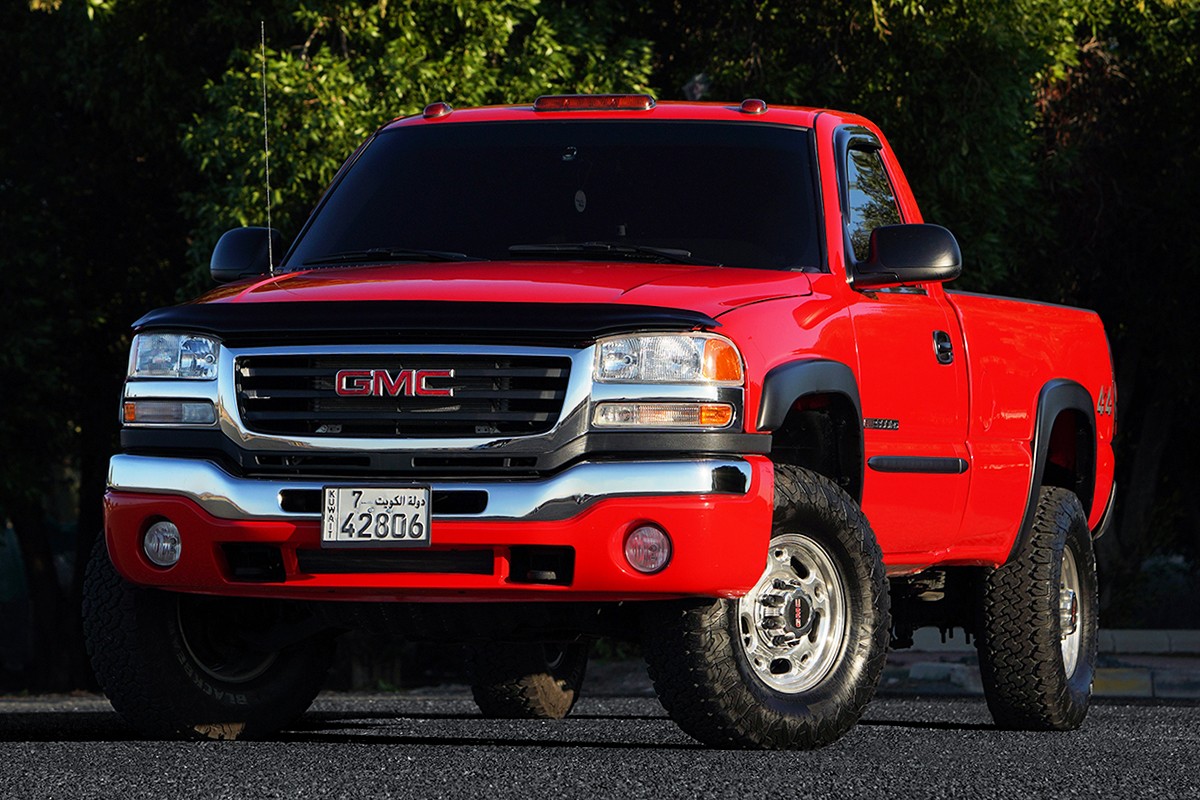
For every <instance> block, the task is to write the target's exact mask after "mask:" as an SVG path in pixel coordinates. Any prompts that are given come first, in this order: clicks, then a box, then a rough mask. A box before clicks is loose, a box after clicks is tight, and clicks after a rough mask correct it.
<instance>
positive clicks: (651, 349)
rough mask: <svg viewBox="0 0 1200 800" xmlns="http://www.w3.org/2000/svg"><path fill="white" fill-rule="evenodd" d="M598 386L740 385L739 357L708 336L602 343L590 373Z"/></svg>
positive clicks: (718, 339) (728, 346)
mask: <svg viewBox="0 0 1200 800" xmlns="http://www.w3.org/2000/svg"><path fill="white" fill-rule="evenodd" d="M592 374H593V377H594V378H595V380H597V381H599V382H601V383H709V384H721V385H726V386H729V385H741V383H742V357H741V355H740V354H739V353H738V351H737V348H735V347H734V346H733V343H732V342H730V341H729V340H728V339H725V338H723V337H721V336H717V335H715V334H711V333H686V334H678V333H669V334H653V335H648V336H618V337H613V338H611V339H602V340H601V341H600V342H599V344H598V345H597V347H596V365H595V368H594V369H593V371H592Z"/></svg>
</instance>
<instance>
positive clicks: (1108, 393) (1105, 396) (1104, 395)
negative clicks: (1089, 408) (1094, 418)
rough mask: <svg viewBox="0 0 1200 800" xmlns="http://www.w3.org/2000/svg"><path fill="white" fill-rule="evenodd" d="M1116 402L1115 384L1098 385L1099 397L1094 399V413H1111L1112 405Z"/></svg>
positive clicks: (1103, 414) (1102, 414)
mask: <svg viewBox="0 0 1200 800" xmlns="http://www.w3.org/2000/svg"><path fill="white" fill-rule="evenodd" d="M1116 403H1117V387H1116V385H1115V384H1114V385H1112V386H1101V387H1100V397H1099V398H1098V399H1097V400H1096V413H1097V414H1099V415H1101V416H1107V415H1111V414H1112V413H1113V407H1114V406H1115V405H1116Z"/></svg>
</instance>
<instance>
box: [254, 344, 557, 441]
mask: <svg viewBox="0 0 1200 800" xmlns="http://www.w3.org/2000/svg"><path fill="white" fill-rule="evenodd" d="M341 370H363V371H369V370H386V371H388V373H390V374H392V375H398V374H400V373H401V372H402V371H403V370H418V371H419V370H437V371H446V370H453V377H436V378H432V379H431V380H430V384H429V385H430V386H431V387H432V388H436V389H437V390H440V391H447V390H452V394H450V395H449V396H432V397H430V396H417V397H412V396H407V394H403V393H402V394H400V395H399V396H395V397H393V396H390V395H386V394H385V396H383V397H378V396H352V397H342V396H339V395H338V394H337V392H336V390H335V376H336V375H337V373H338V372H339V371H341ZM569 373H570V361H569V360H568V359H566V358H557V357H538V356H491V355H488V356H480V355H465V356H464V355H407V354H404V355H397V354H386V355H384V354H380V355H370V354H347V355H251V356H242V357H240V358H238V360H237V363H236V366H235V370H234V379H235V384H236V390H237V404H238V412H239V414H240V415H241V418H242V423H243V425H244V426H245V428H246V429H247V430H250V431H254V432H257V433H263V434H280V435H291V436H331V437H333V436H336V437H397V436H400V437H409V436H412V437H422V436H426V437H443V438H445V437H451V438H453V437H463V438H469V437H479V436H515V435H530V434H537V433H543V432H545V431H548V430H549V429H550V428H552V427H553V426H554V423H555V421H556V420H557V419H558V416H559V414H560V413H561V411H562V405H563V399H564V398H565V396H566V390H567V379H568V377H569Z"/></svg>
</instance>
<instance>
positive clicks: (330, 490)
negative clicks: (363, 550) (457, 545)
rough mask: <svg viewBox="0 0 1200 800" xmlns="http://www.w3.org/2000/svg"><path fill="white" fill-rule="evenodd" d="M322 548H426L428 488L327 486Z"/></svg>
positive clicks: (322, 511) (323, 507)
mask: <svg viewBox="0 0 1200 800" xmlns="http://www.w3.org/2000/svg"><path fill="white" fill-rule="evenodd" d="M321 544H322V545H323V546H327V547H428V546H429V487H428V486H374V487H364V486H326V487H325V497H324V502H323V503H322V504H321Z"/></svg>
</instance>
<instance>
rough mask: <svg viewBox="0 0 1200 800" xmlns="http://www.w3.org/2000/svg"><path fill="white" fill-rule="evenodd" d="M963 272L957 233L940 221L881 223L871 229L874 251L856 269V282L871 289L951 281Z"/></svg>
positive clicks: (860, 286) (864, 287) (859, 286)
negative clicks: (938, 223) (930, 222)
mask: <svg viewBox="0 0 1200 800" xmlns="http://www.w3.org/2000/svg"><path fill="white" fill-rule="evenodd" d="M961 273H962V253H961V252H960V251H959V249H958V242H957V241H956V240H955V239H954V234H952V233H951V232H950V231H948V230H946V229H945V228H943V227H941V226H940V225H923V224H922V225H918V224H913V225H881V226H880V227H878V228H876V229H875V230H873V231H871V242H870V254H869V255H868V256H867V260H866V262H865V263H863V264H860V265H859V266H858V267H857V268H856V269H855V271H854V286H855V288H858V289H871V288H876V287H881V286H900V285H903V284H910V283H931V282H937V283H941V282H942V281H951V280H954V279H955V278H957V277H958V276H959V275H960V274H961Z"/></svg>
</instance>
